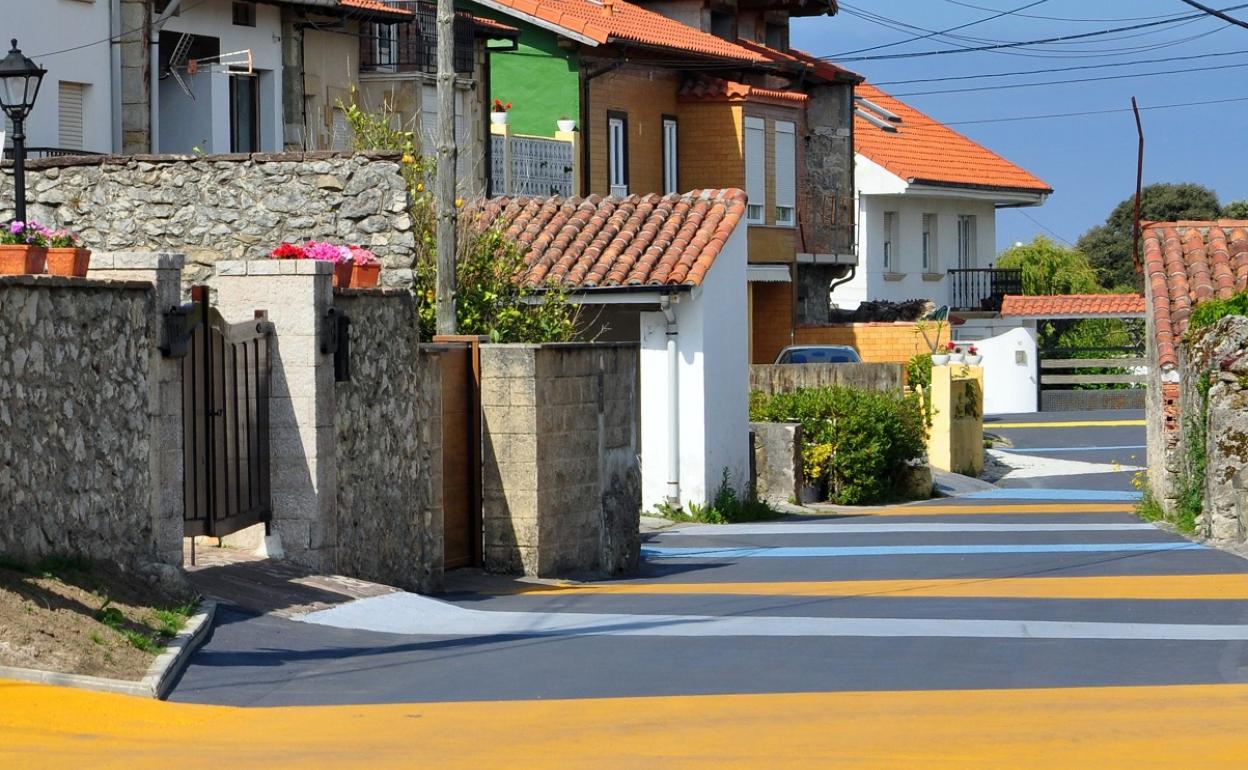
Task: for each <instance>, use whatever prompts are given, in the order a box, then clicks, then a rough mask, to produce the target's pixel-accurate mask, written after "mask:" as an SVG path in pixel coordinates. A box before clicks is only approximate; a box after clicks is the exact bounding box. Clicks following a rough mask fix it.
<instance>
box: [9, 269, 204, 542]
mask: <svg viewBox="0 0 1248 770" xmlns="http://www.w3.org/2000/svg"><path fill="white" fill-rule="evenodd" d="M153 310H154V300H153V289H152V285H151V284H150V283H146V282H142V281H94V280H87V279H69V278H52V277H45V276H38V277H36V276H17V277H0V500H2V501H3V503H2V504H0V553H3V554H5V555H6V556H9V557H13V558H17V559H23V560H36V559H38V558H40V557H43V556H47V555H49V554H54V553H75V554H83V555H86V556H89V557H92V558H98V559H110V560H118V561H123V562H131V563H139V562H152V561H157V560H159V558H160V557H161V555H162V554H161V553H160V551H161V548H160V546H158V543H157V541H158V533H157V522H156V520H155V517H154V516H153V509H152V490H153V485H154V483H155V480H154V479H153V466H152V463H151V451H152V449H153V447H152V436H151V424H150V421H149V415H150V412H151V410H152V409H153V403H152V397H153V393H154V389H153V383H152V369H151V355H152V351H153V350H154V349H155V347H156V345H157V340H158V337H157V335H158V329H157V327H156V323H155V316H154V313H153ZM180 523H181V522H180V521H179V522H178V524H179V526H180ZM180 557H181V554H180V552H179V554H178V558H179V560H180Z"/></svg>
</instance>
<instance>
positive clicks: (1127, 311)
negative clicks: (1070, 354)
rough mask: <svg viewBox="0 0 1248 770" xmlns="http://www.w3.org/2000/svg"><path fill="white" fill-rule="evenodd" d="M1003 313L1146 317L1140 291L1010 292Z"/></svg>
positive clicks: (1079, 316)
mask: <svg viewBox="0 0 1248 770" xmlns="http://www.w3.org/2000/svg"><path fill="white" fill-rule="evenodd" d="M1001 315H1002V317H1006V316H1016V317H1023V318H1098V317H1110V318H1122V317H1124V316H1139V317H1143V315H1144V298H1143V297H1142V296H1140V295H1139V294H1051V295H1047V296H1022V295H1018V294H1007V295H1006V296H1005V300H1004V301H1002V303H1001Z"/></svg>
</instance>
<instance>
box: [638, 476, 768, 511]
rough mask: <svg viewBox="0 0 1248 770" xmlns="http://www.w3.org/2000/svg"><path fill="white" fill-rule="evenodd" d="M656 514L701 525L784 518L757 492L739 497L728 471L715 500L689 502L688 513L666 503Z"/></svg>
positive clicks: (656, 507)
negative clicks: (761, 498)
mask: <svg viewBox="0 0 1248 770" xmlns="http://www.w3.org/2000/svg"><path fill="white" fill-rule="evenodd" d="M652 513H653V514H655V515H658V516H662V517H663V518H665V519H671V520H673V521H683V522H697V523H699V524H741V523H745V522H751V521H765V520H767V519H774V518H777V517H779V516H781V515H782V514H781V512H780V511H777V510H776V509H775V508H773V507H771V504H770V503H768V502H767V501H766V500H760V499H759V498H758V496H757V494H756V493H755V492H754V490H752V489H751V490H750V491H749V492H748V493H746V494H745V495H742V494H740V493H739V492H737V490H736V489H735V488H734V487H733V486H732V483H731V479H730V478H729V473H728V469H727V468H725V469H724V475H723V478H722V479H721V480H720V482H719V489H717V490H716V491H715V497H713V498H712V499H711V500H710V502H708V503H706V504H705V505H702V504H699V503H689V510H688V511H683V510H680V509H678V508H674V507H672V506H671V505H668V504H667V503H659V504H658V505H657V506H655V509H654V511H652Z"/></svg>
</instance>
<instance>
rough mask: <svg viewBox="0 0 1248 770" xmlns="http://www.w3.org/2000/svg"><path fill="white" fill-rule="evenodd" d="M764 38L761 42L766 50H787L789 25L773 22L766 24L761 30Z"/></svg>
mask: <svg viewBox="0 0 1248 770" xmlns="http://www.w3.org/2000/svg"><path fill="white" fill-rule="evenodd" d="M763 35H764V37H765V38H766V40H764V41H763V42H765V43H766V44H767V47H768V48H774V49H776V50H777V51H787V50H789V25H788V23H787V22H786V23H784V24H778V23H775V22H770V21H769V22H767V24H766V26H765V27H764V30H763Z"/></svg>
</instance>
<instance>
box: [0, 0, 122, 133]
mask: <svg viewBox="0 0 1248 770" xmlns="http://www.w3.org/2000/svg"><path fill="white" fill-rule="evenodd" d="M0 18H3V19H5V20H7V21H8V22H10V24H9V25H8V26H9V27H10V28H6V30H5V34H4V35H3V43H4V50H3V52H0V56H3V55H4V54H5V53H7V52H8V50H9V39H10V38H12V37H16V38H17V45H18V48H21V49H22V53H24V54H25V55H26V56H29V57H30V58H31V59H33V60H34V62H35V63H36V64H38V65H39V66H41V67H43V68H44V69H46V70H47V71H48V74H47V75H46V76H44V79H43V86H42V88H41V89H40V91H39V98H38V100H37V101H36V102H35V109H34V111H33V112H32V113H31V115H30V117H29V118H27V121H26V144H27V146H30V147H59V146H60V127H59V125H58V114H57V106H58V91H59V85H58V84H59V82H60V81H66V82H70V83H82V84H86V85H87V88H86V89H85V92H84V94H83V106H82V112H83V147H82V149H84V150H88V151H91V152H111V151H112V149H113V122H112V121H113V119H112V109H111V106H110V105H111V103H112V85H111V81H110V77H109V70H110V67H111V58H110V52H109V46H108V45H106V44H96V45H86V44H87V43H98V41H101V40H107V39H108V37H109V3H108V2H107V0H97V2H83V0H0ZM78 46H84V47H81V48H78ZM68 48H77V50H73V51H67V50H64V49H68ZM53 52H60V53H53ZM5 146H11V145H10V142H9V139H8V137H6V139H5Z"/></svg>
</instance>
